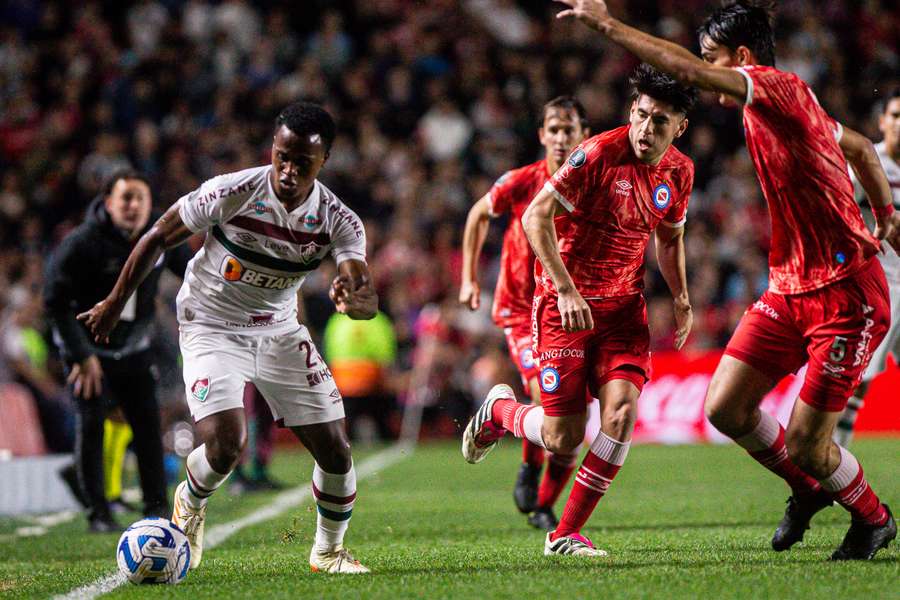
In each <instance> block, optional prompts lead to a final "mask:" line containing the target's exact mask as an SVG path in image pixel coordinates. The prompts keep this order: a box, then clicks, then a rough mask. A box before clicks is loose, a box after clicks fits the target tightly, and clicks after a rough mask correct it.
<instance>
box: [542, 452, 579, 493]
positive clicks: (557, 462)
mask: <svg viewBox="0 0 900 600" xmlns="http://www.w3.org/2000/svg"><path fill="white" fill-rule="evenodd" d="M541 450H542V451H543V448H542V449H541ZM577 460H578V454H551V455H550V456H549V457H548V458H547V470H546V471H544V478H543V479H541V485H540V487H538V497H537V506H538V508H553V505H554V504H556V501H557V499H559V495H560V494H561V493H562V491H563V488H564V487H566V484H567V483H569V478H570V477H571V476H572V471H574V470H575V465H576V464H577V462H576V461H577Z"/></svg>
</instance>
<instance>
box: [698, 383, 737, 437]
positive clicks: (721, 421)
mask: <svg viewBox="0 0 900 600" xmlns="http://www.w3.org/2000/svg"><path fill="white" fill-rule="evenodd" d="M703 412H704V414H706V418H707V419H708V420H709V422H710V423H712V425H713V427H715V428H716V429H718V430H719V431H721V432H722V433H724V434H725V435H728V436H730V437H737V436H740V435H743V434H744V433H745V432H746V429H747V415H742V414H740V413H739V412H738V411H735V410H734V408H733V407H731V406H729V403H728V402H727V401H726V399H725V398H724V397H723V396H722V395H721V394H720V393H719V391H718V390H717V389H714V388H713V386H712V385H710V387H709V390H708V391H707V393H706V401H705V402H704V403H703Z"/></svg>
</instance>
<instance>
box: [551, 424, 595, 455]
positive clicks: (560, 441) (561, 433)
mask: <svg viewBox="0 0 900 600" xmlns="http://www.w3.org/2000/svg"><path fill="white" fill-rule="evenodd" d="M541 436H542V438H543V440H544V446H545V447H546V448H547V450H549V451H550V452H552V453H554V454H571V453H572V452H574V451H575V449H576V448H578V446H580V445H581V442H582V441H583V440H584V426H582V427H581V428H580V429H579V428H578V427H576V426H574V424H573V425H571V426H570V425H568V424H566V425H563V426H560V427H553V428H549V429H544V430H542V431H541Z"/></svg>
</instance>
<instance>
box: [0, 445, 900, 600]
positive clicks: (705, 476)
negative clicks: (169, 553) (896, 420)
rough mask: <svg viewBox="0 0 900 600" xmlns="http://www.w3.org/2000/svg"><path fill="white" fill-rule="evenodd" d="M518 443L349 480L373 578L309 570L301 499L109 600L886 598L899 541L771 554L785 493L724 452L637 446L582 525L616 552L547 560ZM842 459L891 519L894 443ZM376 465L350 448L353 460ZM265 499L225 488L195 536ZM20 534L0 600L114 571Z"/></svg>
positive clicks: (87, 549)
mask: <svg viewBox="0 0 900 600" xmlns="http://www.w3.org/2000/svg"><path fill="white" fill-rule="evenodd" d="M519 448H520V445H519V443H517V442H516V441H514V440H505V443H504V445H503V446H501V447H500V448H499V449H498V450H497V451H495V452H494V453H493V454H491V455H490V456H489V457H488V458H487V460H486V461H485V462H484V463H482V464H479V465H474V466H473V465H468V464H466V463H465V462H464V461H463V459H462V457H461V456H460V453H459V449H458V445H457V444H456V443H453V444H426V445H424V446H420V447H419V448H418V449H417V450H416V452H415V453H414V454H412V455H410V456H408V457H407V458H404V459H402V460H401V461H400V462H398V463H396V464H394V465H392V466H390V467H388V468H386V469H384V470H383V471H381V472H379V473H377V474H375V475H373V476H371V477H369V478H366V479H364V480H363V481H361V482H360V485H359V496H358V499H357V504H356V508H355V509H354V514H353V521H352V523H351V526H350V532H349V534H348V537H347V546H348V547H349V548H350V549H351V550H352V551H353V552H354V553H355V554H356V556H357V557H358V558H360V559H361V560H362V561H363V562H364V564H366V565H368V566H369V567H370V568H371V569H372V570H373V574H372V575H370V576H329V575H316V574H312V573H310V571H309V567H308V564H307V557H308V554H309V548H310V545H311V543H312V539H313V531H314V523H315V511H314V509H313V505H312V502H311V501H306V502H304V504H303V505H302V506H300V507H298V508H297V509H295V510H293V511H291V512H289V513H285V514H283V515H281V516H280V517H276V518H274V519H272V520H269V521H266V522H263V523H260V524H258V525H254V526H251V527H248V528H247V529H244V530H242V531H240V532H239V533H237V534H236V535H234V536H232V537H231V538H229V539H228V540H226V541H225V542H224V543H223V544H222V545H220V546H218V547H216V548H213V549H211V550H209V551H208V552H207V553H205V554H204V557H203V564H202V566H201V568H200V569H198V570H197V571H192V572H191V573H190V574H189V575H188V577H187V579H186V580H185V581H184V582H183V583H181V584H180V585H178V586H165V587H162V586H132V585H125V586H123V587H120V588H118V589H116V590H115V591H113V592H112V593H111V594H109V595H108V597H135V598H159V597H165V598H180V597H184V598H191V599H196V598H214V599H216V600H224V599H227V598H257V599H262V598H390V599H395V598H407V597H409V598H428V599H429V600H430V599H434V598H701V597H705V598H804V599H808V600H813V599H817V598H836V599H840V600H846V599H849V598H866V599H874V598H888V597H894V598H897V597H898V596H897V594H898V589H900V588H898V582H900V551H898V545H897V543H896V542H895V543H894V544H893V545H892V546H891V547H890V548H889V549H888V550H886V551H885V550H882V551H881V552H880V553H879V555H878V558H877V559H876V560H875V561H872V562H868V563H860V562H853V563H839V564H835V563H829V562H827V561H826V560H825V559H826V558H827V557H828V556H829V554H830V553H831V551H832V550H833V549H834V547H835V546H837V544H838V543H839V542H840V540H841V538H842V537H843V535H844V532H845V531H846V528H847V525H848V516H847V514H846V513H845V512H844V511H843V510H842V509H841V508H840V507H834V508H831V509H828V510H826V511H825V512H823V513H821V514H820V515H818V516H817V517H816V518H815V519H814V521H813V528H812V529H811V530H810V531H809V532H808V533H807V537H806V541H805V542H804V543H803V544H802V545H801V546H798V547H795V549H794V550H792V551H790V552H785V553H780V554H778V553H775V552H773V551H772V550H771V549H770V548H769V539H770V537H771V534H772V531H773V528H774V526H775V524H776V523H777V522H778V520H779V518H780V517H781V514H782V511H783V508H784V500H785V498H786V497H787V495H788V494H787V488H786V486H784V484H783V483H782V482H781V481H779V480H778V479H777V478H776V477H775V476H774V475H771V474H770V473H768V472H767V471H765V470H764V469H763V468H761V467H759V466H758V465H756V463H754V462H753V461H752V460H751V459H750V458H749V457H747V456H746V455H745V454H744V453H743V452H742V451H740V450H739V449H737V448H736V447H733V446H724V447H723V446H636V447H634V448H632V450H631V454H630V455H629V457H628V461H627V463H626V464H625V467H624V468H623V469H622V472H621V473H620V474H619V476H618V478H617V479H616V481H615V482H614V483H613V485H612V486H611V488H610V491H609V493H608V494H607V496H606V497H605V498H604V499H603V500H601V501H600V504H599V505H598V508H597V511H596V512H595V513H594V515H593V517H592V518H591V520H590V521H589V522H588V526H587V527H586V529H585V533H586V534H587V535H588V536H589V537H591V539H592V540H593V541H594V542H595V544H597V545H598V546H599V547H602V548H605V549H607V550H608V551H609V552H610V556H609V557H608V558H605V559H583V558H575V557H552V558H548V557H544V556H543V555H542V551H543V534H542V533H541V532H538V531H536V530H534V529H531V528H529V527H528V526H527V525H526V524H525V520H524V517H522V516H521V515H519V514H518V513H517V512H516V511H515V509H514V507H513V503H512V493H511V492H512V482H513V480H514V478H515V470H516V467H517V465H518V462H519V460H520V450H519ZM853 450H854V452H855V453H856V454H857V456H858V457H859V458H860V462H861V463H862V464H863V465H864V467H865V469H866V473H867V476H868V478H869V480H870V481H871V482H872V483H873V485H874V487H875V490H876V491H877V492H878V493H879V494H881V496H882V498H884V499H885V500H886V501H887V502H889V503H890V502H892V501H893V503H895V504H896V505H897V506H898V507H900V477H898V475H900V473H898V463H897V457H898V455H900V440H898V439H880V440H860V441H858V442H856V443H855V444H854V447H853ZM370 453H371V451H370V452H369V453H366V452H359V453H358V454H357V458H356V460H357V464H360V463H361V462H362V461H364V460H365V456H366V455H367V454H370ZM274 470H275V473H276V475H278V476H279V477H280V478H282V479H283V480H285V481H288V482H290V483H292V484H296V485H301V484H302V485H307V482H308V481H309V475H310V472H311V462H310V459H309V457H308V456H306V455H305V454H302V453H288V452H284V453H281V454H280V455H279V456H278V457H277V459H276V463H275V465H274ZM272 497H273V495H272V494H255V495H245V496H241V497H234V496H230V495H229V494H228V493H222V492H220V493H218V494H217V495H216V497H214V498H213V500H212V502H211V504H210V511H209V517H208V525H207V529H208V528H209V527H210V526H212V525H215V524H221V523H225V522H227V521H231V520H233V519H237V518H239V517H241V516H243V515H246V514H249V513H251V512H253V511H254V510H255V509H258V508H260V507H262V506H264V505H266V504H267V503H268V502H269V501H271V499H272ZM563 499H564V498H563ZM561 508H562V500H561V501H560V504H559V505H558V506H557V509H558V510H561ZM133 517H136V515H133ZM123 522H125V519H123ZM20 525H22V522H16V521H13V520H9V519H5V520H0V597H4V598H6V597H9V598H47V597H50V596H52V595H53V594H57V593H64V592H67V591H69V590H71V589H73V588H76V587H78V586H80V585H84V584H87V583H90V582H92V581H94V580H96V579H97V578H99V577H102V576H104V575H107V574H109V573H112V572H113V571H114V570H115V557H114V554H115V551H114V546H115V543H116V539H117V537H118V536H117V535H112V534H110V535H93V536H88V535H87V534H85V533H84V530H85V522H84V521H83V520H82V519H80V518H79V519H76V520H75V521H72V522H69V523H65V524H62V525H57V526H55V527H52V528H51V529H50V531H49V532H48V533H47V534H46V535H44V536H41V537H30V538H29V537H16V536H15V535H14V534H13V532H14V531H15V529H16V527H17V526H20Z"/></svg>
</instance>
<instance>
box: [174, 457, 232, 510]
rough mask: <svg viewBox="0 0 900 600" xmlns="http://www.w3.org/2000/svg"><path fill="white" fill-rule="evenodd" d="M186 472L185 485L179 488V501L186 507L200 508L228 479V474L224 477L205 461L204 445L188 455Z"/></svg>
mask: <svg viewBox="0 0 900 600" xmlns="http://www.w3.org/2000/svg"><path fill="white" fill-rule="evenodd" d="M185 471H187V478H186V479H187V485H186V486H184V487H183V488H181V499H182V500H184V501H185V502H187V504H188V506H191V507H193V508H200V507H201V506H203V505H204V504H206V502H207V501H208V500H209V497H210V496H212V494H213V492H215V491H216V488H218V487H219V486H220V485H222V483H223V482H224V481H225V480H226V479H228V475H229V474H228V473H225V474H224V475H223V474H222V473H219V472H218V471H216V470H215V469H213V468H212V465H210V464H209V460H207V459H206V444H201V445H200V446H197V447H196V448H194V450H193V451H192V452H191V453H190V454H188V457H187V462H186V463H185Z"/></svg>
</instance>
